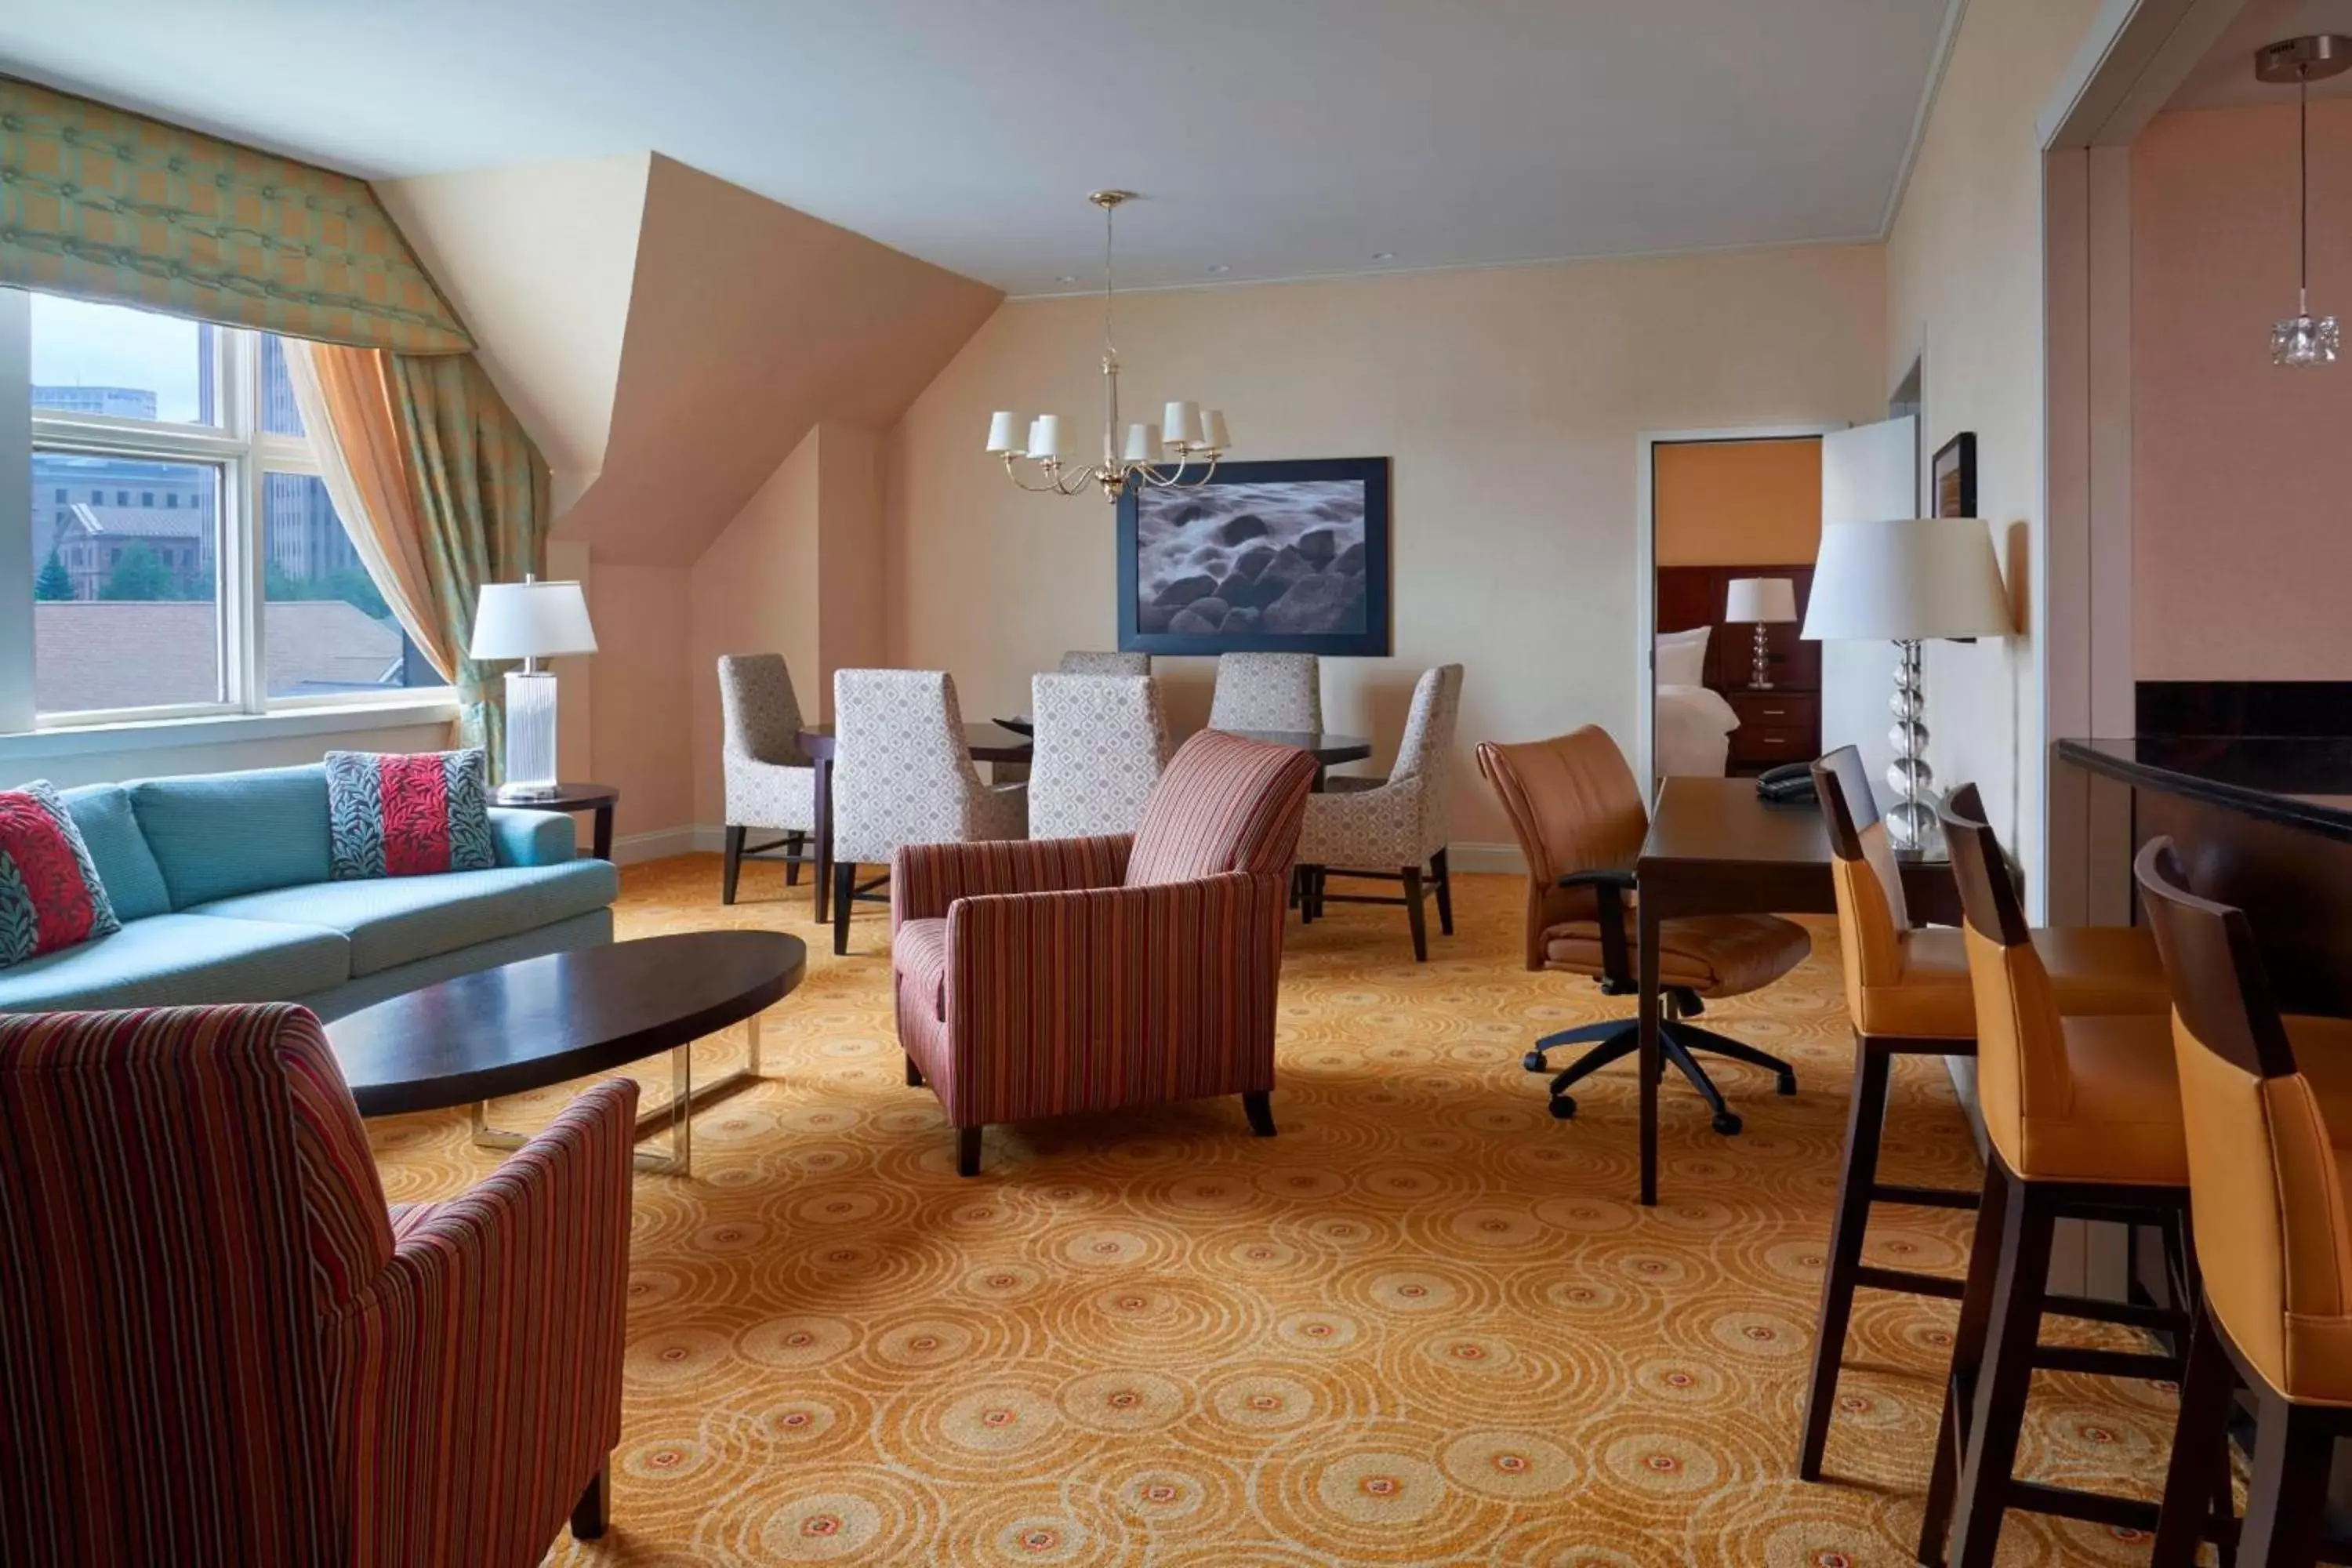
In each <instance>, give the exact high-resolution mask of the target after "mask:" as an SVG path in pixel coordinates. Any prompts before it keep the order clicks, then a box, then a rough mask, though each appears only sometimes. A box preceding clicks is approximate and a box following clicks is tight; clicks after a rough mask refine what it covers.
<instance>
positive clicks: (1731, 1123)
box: [1715, 1110, 1748, 1138]
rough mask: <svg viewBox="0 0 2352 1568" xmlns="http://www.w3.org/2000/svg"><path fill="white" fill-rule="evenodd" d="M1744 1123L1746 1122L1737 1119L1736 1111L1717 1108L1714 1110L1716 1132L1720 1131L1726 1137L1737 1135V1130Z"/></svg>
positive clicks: (1744, 1124) (1743, 1125)
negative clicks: (1717, 1109)
mask: <svg viewBox="0 0 2352 1568" xmlns="http://www.w3.org/2000/svg"><path fill="white" fill-rule="evenodd" d="M1746 1125H1748V1124H1747V1123H1746V1122H1744V1121H1740V1120H1739V1116H1738V1112H1736V1111H1730V1110H1719V1111H1717V1112H1716V1116H1715V1130H1716V1131H1717V1132H1720V1133H1722V1134H1723V1135H1724V1136H1725V1137H1726V1138H1733V1137H1737V1136H1738V1133H1739V1130H1740V1129H1741V1128H1742V1127H1745V1126H1746Z"/></svg>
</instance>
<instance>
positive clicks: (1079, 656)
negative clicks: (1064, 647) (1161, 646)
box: [1060, 648, 1151, 675]
mask: <svg viewBox="0 0 2352 1568" xmlns="http://www.w3.org/2000/svg"><path fill="white" fill-rule="evenodd" d="M1060 673H1061V674H1064V675H1150V673H1151V656H1150V654H1148V653H1089V652H1087V650H1086V649H1084V648H1072V649H1071V650H1070V651H1069V652H1067V653H1066V654H1064V655H1063V656H1062V664H1061V669H1060Z"/></svg>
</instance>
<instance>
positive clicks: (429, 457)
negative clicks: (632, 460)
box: [385, 354, 551, 779]
mask: <svg viewBox="0 0 2352 1568" xmlns="http://www.w3.org/2000/svg"><path fill="white" fill-rule="evenodd" d="M385 357H386V359H387V361H388V367H387V368H388V374H387V375H386V378H385V379H386V381H387V382H388V383H389V384H390V388H391V393H392V403H393V413H394V417H395V419H396V420H397V421H398V423H399V426H400V434H401V437H402V440H403V443H404V467H405V468H406V469H407V473H408V480H409V487H410V489H411V491H412V493H413V495H414V498H415V503H416V510H417V516H418V522H419V525H420V528H421V531H422V532H423V535H424V539H423V543H424V547H425V574H426V576H427V577H428V578H429V579H430V581H431V584H432V591H433V595H434V599H435V604H434V605H433V609H434V612H435V613H436V616H437V617H438V618H439V620H440V621H441V624H442V625H443V626H446V627H447V628H448V630H449V635H450V641H451V643H452V644H453V645H454V646H455V647H456V648H457V700H458V701H459V702H460V703H461V704H463V706H464V712H463V716H462V718H461V721H460V722H461V725H462V729H463V734H464V740H465V743H466V744H467V745H469V746H481V747H484V748H486V749H488V752H489V754H490V776H491V777H492V778H493V779H504V778H505V777H506V726H505V723H504V722H503V718H504V714H505V710H506V687H505V683H504V681H503V680H502V679H499V677H498V676H496V675H493V674H491V673H490V672H489V671H488V669H486V668H483V667H482V666H480V665H478V664H476V663H475V662H474V661H473V659H472V658H468V657H467V655H466V652H465V649H466V647H467V645H469V644H470V643H471V642H472V641H473V639H474V605H475V603H476V601H477V600H478V599H479V598H480V597H481V592H482V584H485V583H520V581H522V578H523V574H525V573H533V574H543V572H544V570H545V567H546V564H547V524H548V518H549V513H550V511H551V501H550V497H549V489H548V478H547V460H546V459H545V458H541V456H540V455H539V448H538V447H536V446H534V445H533V444H532V443H531V439H530V437H529V436H528V435H526V434H525V433H524V432H523V427H522V422H521V421H520V420H519V419H517V418H516V417H515V416H514V413H513V411H512V410H510V409H509V408H508V407H507V405H506V399H504V398H502V397H500V396H499V391H498V388H497V387H495V386H493V385H491V384H490V378H489V376H488V374H485V373H484V372H483V370H482V367H481V365H480V364H479V363H477V362H476V361H475V359H474V356H473V355H471V354H435V355H429V356H415V355H410V354H390V355H387V356H385Z"/></svg>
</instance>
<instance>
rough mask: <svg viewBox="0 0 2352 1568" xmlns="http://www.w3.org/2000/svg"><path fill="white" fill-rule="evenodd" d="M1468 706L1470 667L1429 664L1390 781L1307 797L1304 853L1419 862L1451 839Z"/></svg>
mask: <svg viewBox="0 0 2352 1568" xmlns="http://www.w3.org/2000/svg"><path fill="white" fill-rule="evenodd" d="M1461 710H1462V667H1461V666H1460V665H1458V664H1444V665H1440V666H1438V667H1437V668H1435V669H1432V670H1425V671H1423V674H1422V677H1421V679H1420V680H1419V681H1418V682H1417V683H1416V684H1415V685H1414V687H1413V689H1412V709H1411V710H1410V711H1409V712H1408V713H1407V714H1406V716H1405V722H1404V739H1403V741H1402V742H1401V743H1400V744H1399V745H1398V747H1397V761H1396V766H1395V767H1394V768H1393V769H1391V771H1390V773H1389V776H1388V782H1387V783H1385V784H1378V785H1375V786H1374V787H1372V788H1370V789H1363V790H1356V791H1351V792H1349V793H1345V794H1338V793H1334V794H1326V795H1311V796H1309V797H1308V799H1307V822H1306V826H1304V827H1303V828H1302V829H1301V831H1300V834H1299V841H1298V858H1299V859H1300V860H1301V861H1302V862H1304V863H1306V864H1307V865H1309V866H1355V867H1360V868H1380V869H1382V870H1386V869H1389V868H1392V867H1398V866H1419V865H1422V864H1423V863H1424V862H1426V861H1427V860H1428V859H1429V858H1431V857H1432V856H1433V855H1436V854H1437V853H1439V852H1440V851H1441V850H1443V849H1444V847H1445V827H1446V805H1447V798H1446V797H1447V790H1446V775H1447V773H1449V771H1450V763H1451V762H1452V759H1453V755H1454V720H1455V719H1456V718H1457V717H1458V716H1459V714H1460V712H1461Z"/></svg>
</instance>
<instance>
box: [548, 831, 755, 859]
mask: <svg viewBox="0 0 2352 1568" xmlns="http://www.w3.org/2000/svg"><path fill="white" fill-rule="evenodd" d="M705 833H708V834H709V835H710V845H709V847H710V849H711V850H712V851H714V852H715V851H716V850H717V849H718V848H719V844H720V841H721V839H722V837H723V835H722V834H721V833H720V832H719V829H718V828H716V827H657V828H655V829H654V830H653V831H652V832H650V833H625V834H623V835H622V836H621V837H618V838H615V839H614V840H613V864H614V865H615V866H635V865H637V864H638V863H639V862H641V861H646V860H667V859H668V858H670V857H671V856H673V855H691V854H693V853H695V852H696V851H697V850H698V849H700V848H702V847H703V845H702V836H703V835H704V834H705ZM581 849H582V852H583V853H585V852H586V849H587V845H586V844H585V843H584V842H583V844H582V845H581Z"/></svg>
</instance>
